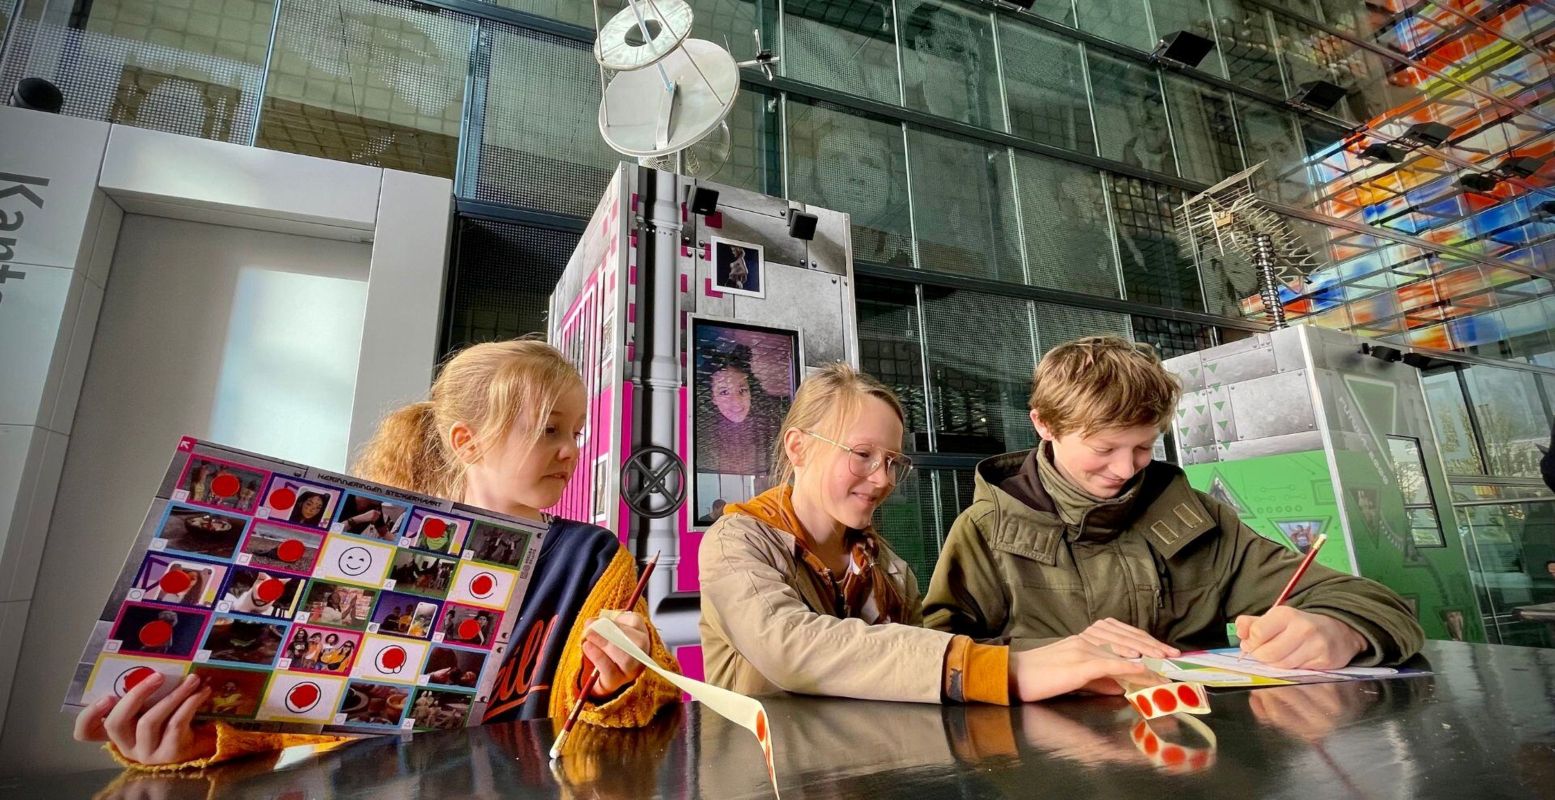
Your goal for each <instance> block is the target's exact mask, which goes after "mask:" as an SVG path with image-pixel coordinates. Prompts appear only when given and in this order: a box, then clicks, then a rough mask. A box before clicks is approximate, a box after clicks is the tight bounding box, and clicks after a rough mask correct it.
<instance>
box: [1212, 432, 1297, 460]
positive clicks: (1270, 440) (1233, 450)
mask: <svg viewBox="0 0 1555 800" xmlns="http://www.w3.org/2000/svg"><path fill="white" fill-rule="evenodd" d="M1217 449H1218V450H1219V451H1220V460H1221V461H1238V460H1241V459H1244V458H1258V457H1260V456H1273V455H1279V454H1281V453H1301V452H1306V451H1308V450H1321V449H1323V436H1322V434H1320V433H1318V432H1317V431H1315V430H1313V431H1307V432H1305V433H1291V434H1286V435H1284V436H1269V437H1265V438H1262V439H1249V440H1244V441H1240V442H1231V443H1229V444H1223V445H1218V446H1217Z"/></svg>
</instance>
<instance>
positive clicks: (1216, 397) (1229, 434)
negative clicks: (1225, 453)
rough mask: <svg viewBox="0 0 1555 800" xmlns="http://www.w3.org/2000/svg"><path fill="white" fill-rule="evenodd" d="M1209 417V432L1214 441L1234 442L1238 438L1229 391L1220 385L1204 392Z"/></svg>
mask: <svg viewBox="0 0 1555 800" xmlns="http://www.w3.org/2000/svg"><path fill="white" fill-rule="evenodd" d="M1205 400H1206V401H1207V403H1208V407H1207V409H1206V410H1207V411H1208V412H1209V419H1210V434H1211V435H1213V436H1214V437H1215V441H1216V442H1235V441H1237V440H1238V439H1240V438H1241V437H1240V435H1238V433H1237V427H1236V415H1235V414H1234V413H1232V408H1231V392H1230V391H1229V387H1225V386H1222V387H1220V388H1218V389H1210V390H1209V391H1208V392H1206V393H1205Z"/></svg>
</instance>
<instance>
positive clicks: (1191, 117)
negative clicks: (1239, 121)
mask: <svg viewBox="0 0 1555 800" xmlns="http://www.w3.org/2000/svg"><path fill="white" fill-rule="evenodd" d="M1166 101H1167V106H1168V109H1169V111H1170V112H1171V116H1172V133H1173V138H1174V144H1175V145H1176V150H1177V161H1178V164H1180V165H1181V167H1182V174H1183V176H1184V177H1188V178H1193V179H1194V180H1198V181H1203V182H1204V183H1209V184H1214V183H1219V182H1220V180H1221V179H1222V178H1225V177H1228V176H1230V175H1232V174H1234V173H1236V172H1238V171H1240V170H1241V169H1242V147H1241V145H1240V144H1239V143H1238V142H1237V136H1236V123H1235V122H1234V121H1233V120H1232V117H1231V101H1230V98H1229V96H1228V95H1227V94H1226V93H1225V92H1223V91H1221V90H1219V89H1213V88H1210V87H1208V86H1204V85H1201V84H1197V83H1194V82H1192V81H1189V80H1187V79H1185V78H1181V77H1178V76H1176V75H1168V76H1166Z"/></svg>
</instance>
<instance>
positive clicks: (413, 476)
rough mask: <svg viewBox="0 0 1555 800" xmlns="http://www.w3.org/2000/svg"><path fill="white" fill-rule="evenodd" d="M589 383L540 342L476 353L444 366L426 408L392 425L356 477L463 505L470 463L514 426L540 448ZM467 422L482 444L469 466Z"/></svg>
mask: <svg viewBox="0 0 1555 800" xmlns="http://www.w3.org/2000/svg"><path fill="white" fill-rule="evenodd" d="M582 382H583V381H582V378H580V377H579V376H578V371H577V370H576V369H574V368H573V366H572V365H571V364H569V363H567V360H566V359H565V358H563V357H562V354H561V353H560V352H558V351H557V350H556V348H554V347H552V346H550V345H548V344H546V343H545V342H542V341H540V340H538V339H515V340H510V341H505V342H485V343H482V344H476V345H471V346H470V347H467V348H465V349H463V350H461V351H459V352H458V353H457V354H455V355H454V356H453V357H452V358H449V359H448V360H447V361H445V362H444V363H443V365H442V368H441V369H440V370H439V371H438V375H437V379H436V380H435V381H433V382H432V388H431V390H430V391H429V392H428V394H427V399H426V400H422V401H420V402H416V403H411V404H410V405H408V406H405V407H403V408H400V409H398V410H396V411H394V412H393V413H391V414H389V415H388V416H386V417H384V419H383V421H382V422H381V423H379V425H378V432H377V433H376V434H374V435H373V438H372V440H371V441H369V442H368V443H367V445H366V446H365V447H363V448H362V452H361V453H360V455H358V457H357V460H356V464H355V465H354V466H353V468H352V472H353V473H354V474H356V475H357V476H359V477H362V478H365V479H367V480H370V481H376V482H378V483H385V484H388V485H390V486H397V487H399V488H401V489H405V490H407V491H412V492H420V493H422V494H430V495H434V496H436V497H442V498H447V499H450V500H460V499H462V498H463V497H464V479H465V470H466V468H467V467H468V464H469V463H473V462H474V461H478V460H480V458H481V457H482V456H484V455H485V454H486V453H487V452H489V451H490V450H491V448H492V447H494V446H495V445H496V444H497V443H499V442H501V441H502V440H503V439H505V438H507V436H508V434H509V433H510V432H511V431H512V430H513V426H514V425H522V426H524V427H523V428H520V430H525V429H527V430H529V431H530V432H531V433H530V435H529V437H528V442H529V444H530V446H533V444H534V442H535V441H536V440H538V439H539V436H540V432H541V427H542V425H541V423H543V422H544V421H545V420H546V419H547V418H549V417H550V415H551V410H552V409H553V408H555V407H556V402H557V398H559V397H561V395H562V394H563V393H564V392H566V391H567V390H568V389H570V388H572V387H574V386H581V385H582ZM459 422H463V423H464V424H466V425H468V426H469V427H470V428H471V429H472V430H473V431H474V432H475V436H476V440H475V445H474V447H473V448H472V452H471V453H470V454H468V456H467V458H468V461H467V460H466V458H461V457H460V456H459V454H458V453H456V452H454V448H453V444H452V442H451V439H450V434H451V433H452V431H453V426H454V424H455V423H459Z"/></svg>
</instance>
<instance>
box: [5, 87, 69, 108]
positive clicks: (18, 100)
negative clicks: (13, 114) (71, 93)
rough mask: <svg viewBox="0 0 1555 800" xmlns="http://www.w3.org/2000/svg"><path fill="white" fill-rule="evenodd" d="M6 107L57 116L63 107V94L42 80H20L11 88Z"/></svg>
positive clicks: (57, 88)
mask: <svg viewBox="0 0 1555 800" xmlns="http://www.w3.org/2000/svg"><path fill="white" fill-rule="evenodd" d="M6 105H9V106H14V107H16V108H25V109H29V110H32V111H42V112H44V113H45V114H58V113H59V110H60V109H61V108H64V107H65V94H64V93H63V92H61V91H60V90H59V87H58V86H55V85H54V84H52V83H50V82H48V81H46V80H44V79H42V78H22V79H21V80H19V81H17V82H16V86H14V87H12V88H11V97H10V99H8V100H7V101H6Z"/></svg>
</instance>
